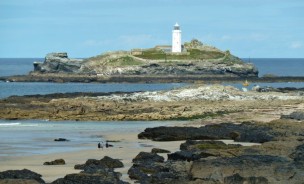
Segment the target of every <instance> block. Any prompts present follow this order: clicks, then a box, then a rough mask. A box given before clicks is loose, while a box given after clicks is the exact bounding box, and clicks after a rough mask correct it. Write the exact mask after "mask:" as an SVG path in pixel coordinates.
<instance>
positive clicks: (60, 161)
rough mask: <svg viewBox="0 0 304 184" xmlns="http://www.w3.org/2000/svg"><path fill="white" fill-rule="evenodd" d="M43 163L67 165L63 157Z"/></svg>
mask: <svg viewBox="0 0 304 184" xmlns="http://www.w3.org/2000/svg"><path fill="white" fill-rule="evenodd" d="M43 165H65V161H64V160H63V159H56V160H53V161H50V162H44V163H43Z"/></svg>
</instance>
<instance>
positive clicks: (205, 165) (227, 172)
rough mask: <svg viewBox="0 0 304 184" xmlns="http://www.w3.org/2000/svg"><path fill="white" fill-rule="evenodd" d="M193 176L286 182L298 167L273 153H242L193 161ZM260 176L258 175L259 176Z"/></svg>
mask: <svg viewBox="0 0 304 184" xmlns="http://www.w3.org/2000/svg"><path fill="white" fill-rule="evenodd" d="M190 172H191V175H192V177H193V178H196V179H201V180H206V181H215V182H220V181H224V180H225V177H224V176H231V177H228V178H226V181H227V182H229V181H233V180H237V181H240V180H245V181H249V182H250V181H260V182H262V183H263V182H266V181H267V180H268V182H269V183H276V182H278V181H281V183H284V181H285V183H286V182H287V181H289V179H290V178H292V177H293V176H294V175H295V173H296V169H295V167H294V166H292V165H290V162H289V160H288V159H286V158H283V157H278V156H271V155H242V156H237V157H231V158H214V159H201V160H197V161H194V162H193V165H192V167H191V171H190ZM236 173H238V175H239V176H241V177H238V175H235V176H233V175H234V174H236ZM257 176H258V177H257Z"/></svg>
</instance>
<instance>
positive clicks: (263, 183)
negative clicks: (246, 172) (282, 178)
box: [224, 173, 269, 184]
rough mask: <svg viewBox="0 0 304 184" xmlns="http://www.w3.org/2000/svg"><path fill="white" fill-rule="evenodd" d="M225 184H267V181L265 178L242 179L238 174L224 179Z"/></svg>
mask: <svg viewBox="0 0 304 184" xmlns="http://www.w3.org/2000/svg"><path fill="white" fill-rule="evenodd" d="M224 183H225V184H244V183H246V184H268V183H269V182H268V180H267V179H266V178H265V177H255V176H251V177H242V176H240V175H239V174H238V173H237V174H234V175H232V176H227V177H225V178H224Z"/></svg>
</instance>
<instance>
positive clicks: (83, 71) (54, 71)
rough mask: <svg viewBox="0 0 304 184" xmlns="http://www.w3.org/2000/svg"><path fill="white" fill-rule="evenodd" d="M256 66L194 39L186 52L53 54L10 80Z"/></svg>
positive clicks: (188, 76) (219, 73)
mask: <svg viewBox="0 0 304 184" xmlns="http://www.w3.org/2000/svg"><path fill="white" fill-rule="evenodd" d="M257 77H258V70H257V68H256V67H255V66H254V65H253V64H251V63H245V62H243V61H242V60H241V59H240V58H238V57H236V56H234V55H232V54H231V53H230V52H229V51H221V50H219V49H217V48H215V47H212V46H208V45H204V44H203V43H202V42H200V41H199V40H196V39H193V40H191V41H190V42H185V43H184V45H183V51H182V52H180V53H173V52H171V50H170V46H155V47H154V48H150V49H133V50H131V51H116V52H108V53H104V54H102V55H98V56H95V57H91V58H87V59H70V58H68V55H67V53H64V52H63V53H50V54H47V55H46V57H45V60H44V62H34V71H33V72H31V73H30V74H29V75H26V76H13V77H8V78H6V80H8V81H52V82H170V81H171V82H172V81H175V82H181V81H196V80H211V81H212V80H226V81H227V80H243V79H244V78H246V79H256V78H257Z"/></svg>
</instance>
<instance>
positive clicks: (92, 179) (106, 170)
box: [52, 156, 127, 184]
mask: <svg viewBox="0 0 304 184" xmlns="http://www.w3.org/2000/svg"><path fill="white" fill-rule="evenodd" d="M120 167H123V163H122V162H121V161H119V160H118V159H113V158H111V157H108V156H105V157H104V158H102V159H101V160H96V159H89V160H87V161H86V163H85V164H79V165H75V167H74V168H75V169H81V170H83V171H81V172H80V173H77V174H68V175H66V176H65V177H64V178H59V179H57V180H55V181H53V182H52V184H69V183H73V184H86V183H97V184H98V183H100V184H112V183H115V184H126V183H127V182H124V181H122V180H120V178H121V173H119V172H115V171H114V168H120Z"/></svg>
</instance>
